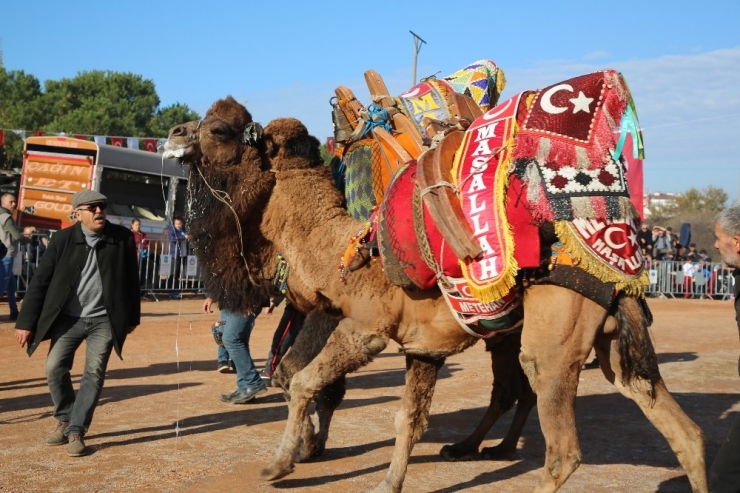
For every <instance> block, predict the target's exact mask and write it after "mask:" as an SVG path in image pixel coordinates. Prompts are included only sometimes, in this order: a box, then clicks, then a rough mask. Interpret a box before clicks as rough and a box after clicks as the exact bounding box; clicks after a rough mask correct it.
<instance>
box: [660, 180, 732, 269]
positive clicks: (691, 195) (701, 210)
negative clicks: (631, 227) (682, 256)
mask: <svg viewBox="0 0 740 493" xmlns="http://www.w3.org/2000/svg"><path fill="white" fill-rule="evenodd" d="M727 200H728V196H727V193H725V191H724V190H723V189H721V188H718V187H714V186H708V187H705V188H703V189H701V190H697V189H696V188H690V189H689V190H687V191H686V192H684V193H682V194H680V195H678V196H677V197H676V200H675V202H674V203H673V204H670V205H666V206H654V205H651V206H648V213H649V214H648V215H647V219H646V221H647V222H648V223H649V224H651V225H653V226H655V225H659V226H663V227H668V226H670V227H671V228H673V231H674V232H675V233H677V234H678V233H679V232H680V230H681V225H682V224H684V223H688V224H690V225H691V242H692V243H696V247H697V248H698V249H700V250H701V249H705V250H707V252H709V253H710V255H711V252H712V251H713V248H712V247H713V244H714V232H713V231H714V217H715V216H716V215H717V213H718V212H719V211H721V210H722V209H724V207H725V205H726V203H727ZM684 246H685V245H684Z"/></svg>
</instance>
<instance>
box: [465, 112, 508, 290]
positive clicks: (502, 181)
mask: <svg viewBox="0 0 740 493" xmlns="http://www.w3.org/2000/svg"><path fill="white" fill-rule="evenodd" d="M509 123H510V124H511V125H512V126H511V127H509V128H508V129H505V130H504V131H507V130H508V133H509V135H510V136H509V139H508V140H507V141H506V143H505V144H504V150H503V151H501V155H502V159H501V161H500V162H499V164H498V169H497V170H496V175H495V177H494V184H493V185H494V192H493V201H494V207H495V208H496V214H497V216H498V218H497V219H498V220H499V221H500V222H501V231H502V233H503V237H504V238H503V240H504V245H506V255H505V256H502V257H501V261H502V263H503V266H502V273H501V278H500V279H499V280H498V281H496V282H494V283H493V284H490V285H488V286H477V285H476V284H475V283H476V282H480V281H475V280H473V279H471V278H470V277H469V276H468V272H467V268H466V267H467V266H466V263H465V262H464V261H462V260H460V267H461V268H462V272H463V276H464V277H465V280H466V281H468V287H469V288H470V293H471V294H472V295H473V297H474V298H475V299H476V300H478V301H480V302H481V303H484V304H485V303H491V302H493V301H496V300H499V299H501V298H503V297H504V296H506V295H507V294H508V293H509V291H511V288H513V287H514V285H515V284H516V274H517V272H519V264H518V263H517V261H516V259H515V258H514V233H513V232H512V230H511V225H510V224H509V220H508V218H507V217H506V186H507V184H508V182H509V180H508V178H509V164H510V160H511V156H512V154H513V151H514V137H516V134H517V131H518V130H519V127H518V125H517V123H516V118H511V119H509ZM507 126H508V125H507ZM464 147H465V148H466V147H467V142H465V145H464V146H460V148H461V149H462V148H464Z"/></svg>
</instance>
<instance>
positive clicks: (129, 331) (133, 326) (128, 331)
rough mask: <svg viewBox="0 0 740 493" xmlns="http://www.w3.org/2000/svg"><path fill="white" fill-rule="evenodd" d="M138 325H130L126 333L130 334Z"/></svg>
mask: <svg viewBox="0 0 740 493" xmlns="http://www.w3.org/2000/svg"><path fill="white" fill-rule="evenodd" d="M136 327H137V326H136V325H132V326H131V327H129V328H128V329H126V333H127V334H130V333H131V332H133V331H134V329H136Z"/></svg>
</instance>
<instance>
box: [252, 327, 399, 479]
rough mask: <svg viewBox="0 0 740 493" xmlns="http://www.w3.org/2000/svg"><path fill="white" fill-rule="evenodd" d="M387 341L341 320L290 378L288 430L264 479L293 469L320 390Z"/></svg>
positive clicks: (365, 360) (366, 360)
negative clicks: (307, 360)
mask: <svg viewBox="0 0 740 493" xmlns="http://www.w3.org/2000/svg"><path fill="white" fill-rule="evenodd" d="M387 344H388V336H387V335H386V334H385V333H384V332H381V331H379V330H377V331H373V330H370V329H367V328H365V327H363V326H362V325H360V324H358V323H357V322H355V321H353V320H351V319H348V318H345V319H343V320H342V321H341V322H340V323H339V326H338V327H337V328H336V330H335V331H334V332H333V333H332V335H331V336H330V337H329V339H328V340H327V343H326V346H325V347H324V348H323V349H322V350H321V352H320V353H319V354H318V355H317V356H316V357H315V358H314V359H313V361H311V363H310V364H308V365H307V366H306V367H305V368H304V369H303V370H301V371H299V372H298V373H296V374H295V375H294V376H293V379H292V380H291V382H290V400H289V401H288V419H287V421H286V423H285V431H284V432H283V438H282V441H281V442H280V446H279V447H278V449H277V450H276V451H275V455H274V457H273V459H272V462H270V464H269V465H268V466H267V467H265V468H264V469H263V470H262V474H261V476H260V477H261V478H262V479H263V480H275V479H279V478H282V477H283V476H285V475H287V474H289V473H290V472H291V471H292V470H293V464H294V463H295V461H296V458H297V456H298V453H299V451H300V447H301V442H302V438H301V437H303V427H304V426H305V420H306V419H308V416H307V412H308V406H309V404H310V402H311V400H312V399H313V398H314V397H315V396H316V395H317V394H318V392H319V391H320V390H321V389H323V388H324V387H326V386H327V385H329V384H330V383H333V382H336V381H337V380H338V379H340V378H342V377H344V376H345V375H346V374H348V373H350V372H353V371H355V370H357V369H358V368H361V367H362V366H364V365H366V364H368V363H370V361H372V359H373V358H374V357H375V356H376V355H377V354H378V353H380V352H381V351H382V350H383V349H385V347H386V345H387Z"/></svg>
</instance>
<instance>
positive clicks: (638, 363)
mask: <svg viewBox="0 0 740 493" xmlns="http://www.w3.org/2000/svg"><path fill="white" fill-rule="evenodd" d="M615 307H616V312H615V313H614V317H615V318H616V319H617V326H618V330H619V339H618V350H619V356H620V361H619V365H620V367H621V370H622V384H624V385H625V386H629V384H630V382H633V381H634V380H635V379H641V380H645V381H647V382H650V386H651V388H652V387H653V386H654V385H655V384H656V383H657V382H658V381H660V372H659V371H658V358H657V356H656V355H655V348H654V347H653V342H652V341H651V340H650V334H649V332H648V327H650V325H651V324H652V323H653V316H652V314H651V313H650V309H649V308H648V306H647V303H646V302H645V300H644V299H642V298H635V297H632V296H626V295H624V294H622V295H620V296H619V298H618V299H617V302H616V303H615Z"/></svg>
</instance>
